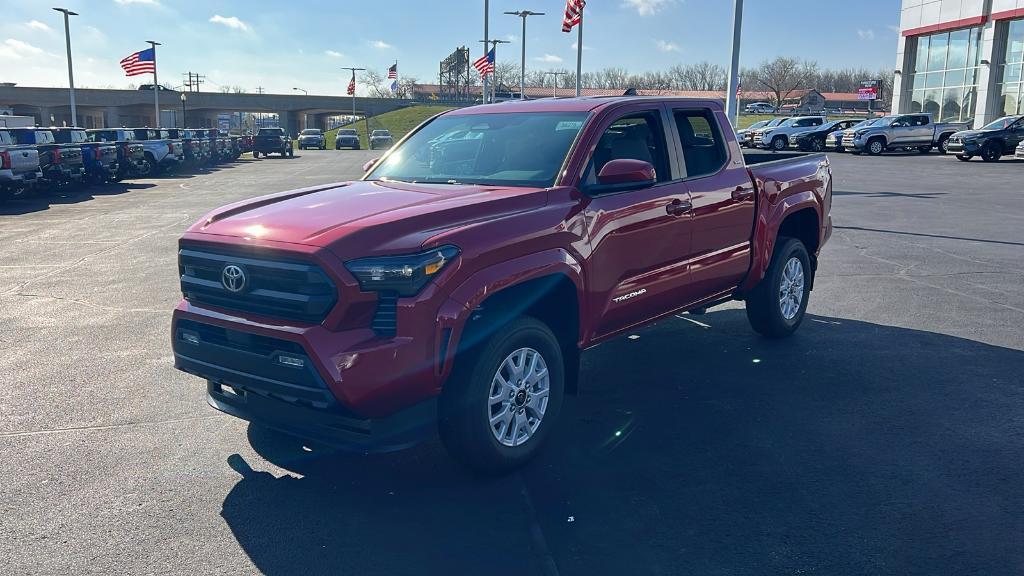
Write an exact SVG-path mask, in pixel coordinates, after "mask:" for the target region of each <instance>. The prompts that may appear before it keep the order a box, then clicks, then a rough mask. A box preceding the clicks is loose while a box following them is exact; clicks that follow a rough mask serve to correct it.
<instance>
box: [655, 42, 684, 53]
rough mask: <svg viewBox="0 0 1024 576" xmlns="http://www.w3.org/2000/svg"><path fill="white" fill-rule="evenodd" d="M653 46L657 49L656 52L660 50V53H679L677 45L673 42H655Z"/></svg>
mask: <svg viewBox="0 0 1024 576" xmlns="http://www.w3.org/2000/svg"><path fill="white" fill-rule="evenodd" d="M654 44H655V45H656V46H657V47H658V50H661V51H662V52H679V44H676V43H675V42H667V41H665V40H655V41H654Z"/></svg>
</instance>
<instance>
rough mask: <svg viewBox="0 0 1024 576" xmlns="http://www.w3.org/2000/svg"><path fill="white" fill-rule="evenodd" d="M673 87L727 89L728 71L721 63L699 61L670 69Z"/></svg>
mask: <svg viewBox="0 0 1024 576" xmlns="http://www.w3.org/2000/svg"><path fill="white" fill-rule="evenodd" d="M668 77H669V78H670V79H671V81H672V87H673V88H677V89H679V90H725V84H726V78H727V75H726V72H725V68H723V67H722V66H721V65H719V64H714V63H711V62H707V61H704V62H697V63H696V64H689V65H686V66H681V65H678V64H677V65H675V66H672V67H671V68H669V69H668Z"/></svg>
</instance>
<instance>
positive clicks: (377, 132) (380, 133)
mask: <svg viewBox="0 0 1024 576" xmlns="http://www.w3.org/2000/svg"><path fill="white" fill-rule="evenodd" d="M373 135H374V136H391V133H390V132H388V131H387V130H374V131H373Z"/></svg>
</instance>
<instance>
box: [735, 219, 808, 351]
mask: <svg viewBox="0 0 1024 576" xmlns="http://www.w3.org/2000/svg"><path fill="white" fill-rule="evenodd" d="M810 295H811V259H810V256H809V255H808V254H807V248H806V247H805V246H804V244H803V242H801V241H799V240H797V239H796V238H786V237H779V238H778V240H777V241H776V244H775V252H774V253H773V254H772V262H771V264H770V265H769V266H768V271H767V272H766V273H765V276H764V278H763V279H762V280H761V282H760V283H759V284H758V285H757V286H756V287H755V288H754V289H753V290H752V291H751V292H750V294H749V295H748V296H747V320H749V321H750V326H751V327H752V328H753V329H754V331H756V332H757V333H758V334H761V335H763V336H767V337H768V338H785V337H786V336H789V335H790V334H792V333H793V332H795V331H796V329H797V328H798V327H799V326H800V323H801V322H803V319H804V314H805V313H806V312H807V301H808V300H809V298H810Z"/></svg>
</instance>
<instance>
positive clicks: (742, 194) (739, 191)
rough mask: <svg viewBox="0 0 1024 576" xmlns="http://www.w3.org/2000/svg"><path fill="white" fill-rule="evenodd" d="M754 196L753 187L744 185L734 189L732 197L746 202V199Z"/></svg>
mask: <svg viewBox="0 0 1024 576" xmlns="http://www.w3.org/2000/svg"><path fill="white" fill-rule="evenodd" d="M753 198H754V189H753V188H744V187H743V186H737V187H736V189H735V190H733V191H732V199H733V200H735V201H737V202H744V201H746V200H751V199H753Z"/></svg>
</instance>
